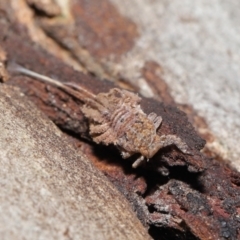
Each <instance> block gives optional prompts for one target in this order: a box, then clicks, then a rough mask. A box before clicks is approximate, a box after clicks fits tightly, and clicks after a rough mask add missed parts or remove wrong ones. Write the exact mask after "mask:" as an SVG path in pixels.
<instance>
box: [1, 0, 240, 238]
mask: <svg viewBox="0 0 240 240" xmlns="http://www.w3.org/2000/svg"><path fill="white" fill-rule="evenodd" d="M3 2H4V1H3ZM27 2H28V4H29V6H30V7H29V6H28V5H26V4H25V2H24V1H19V4H20V3H21V4H23V5H22V6H24V8H23V9H25V10H26V11H29V18H28V20H26V21H24V20H20V19H19V13H17V12H16V6H14V4H13V6H12V7H11V6H10V4H8V2H7V1H6V2H5V5H4V4H2V6H1V7H2V11H1V12H2V14H1V21H0V29H1V31H2V35H1V38H0V47H1V48H2V49H3V51H4V52H5V53H6V54H7V61H5V63H6V65H7V63H8V64H9V63H11V62H17V63H18V64H20V65H22V66H24V67H26V68H28V69H31V70H33V71H36V72H38V73H41V74H43V75H46V76H50V77H53V78H54V79H57V80H59V81H63V82H68V81H69V82H74V83H76V84H80V85H81V86H84V87H85V88H86V89H88V90H89V91H91V92H93V93H95V94H97V93H99V92H106V91H108V90H109V89H111V88H112V87H115V86H118V87H119V86H122V87H126V88H128V89H135V90H140V91H141V92H142V90H141V88H144V87H143V86H146V88H145V90H146V91H145V92H144V93H145V95H148V93H149V91H148V90H149V89H151V88H152V90H151V91H150V92H151V93H152V94H153V96H155V100H154V99H148V98H143V99H142V102H141V106H142V108H143V110H144V112H146V113H147V114H148V113H151V112H155V113H157V115H159V116H161V117H162V118H163V124H162V126H161V128H160V129H159V132H158V133H159V134H160V135H161V134H176V135H177V136H179V137H180V138H181V139H183V140H184V141H185V142H186V143H187V144H188V146H189V147H190V149H191V150H192V151H193V153H194V154H193V155H184V154H182V153H180V152H179V151H177V149H176V148H174V147H169V148H166V149H163V150H162V151H160V152H159V153H158V154H157V155H156V156H155V157H154V158H153V159H151V161H150V162H149V163H148V164H146V165H144V166H143V167H142V168H140V169H137V170H134V169H132V168H131V160H123V159H121V157H120V156H119V153H118V151H116V150H115V149H114V148H111V147H105V146H96V145H94V144H92V143H91V142H89V141H88V140H87V141H86V139H89V138H88V123H87V121H86V119H85V118H84V116H83V114H82V112H81V110H80V106H81V104H82V103H81V102H78V101H76V99H73V98H72V97H70V96H69V95H68V94H66V93H65V92H63V91H61V90H59V89H57V88H55V87H53V86H49V85H46V84H43V83H41V82H38V81H36V80H34V79H31V78H29V77H26V76H19V75H14V74H13V73H11V72H10V73H9V74H10V80H9V81H7V83H6V84H8V85H14V86H18V87H19V88H20V89H21V91H22V92H24V93H25V94H26V95H27V96H28V97H29V98H30V99H31V100H32V101H33V102H34V103H35V104H36V105H37V107H38V108H40V109H41V110H42V111H43V112H44V113H45V114H46V115H47V116H48V117H49V118H50V119H51V120H52V121H53V122H55V123H56V124H57V125H58V126H59V127H60V128H61V129H62V130H64V131H65V132H66V133H68V136H67V137H68V141H69V144H72V145H73V146H74V147H75V148H77V149H79V150H80V151H81V152H82V153H84V154H85V155H86V156H87V158H88V159H89V160H90V161H92V163H93V164H94V166H95V167H96V168H98V169H99V170H101V171H102V172H103V173H104V174H105V175H106V176H107V177H108V179H109V180H110V181H111V182H112V183H113V184H114V185H115V186H116V188H117V189H118V190H119V191H120V192H121V193H122V194H123V195H124V196H125V197H126V198H127V199H128V201H129V202H130V204H131V206H132V208H133V210H134V211H135V213H136V215H137V216H138V218H139V219H140V220H141V222H142V223H143V225H144V226H145V227H146V229H148V230H149V234H150V235H151V236H152V237H153V238H154V239H238V238H239V237H240V236H239V232H238V229H239V213H238V205H239V199H240V190H239V182H240V181H239V179H240V175H239V173H238V172H236V171H235V170H233V169H232V168H231V167H229V166H227V165H226V164H225V163H223V162H221V161H219V159H218V158H215V159H213V158H210V157H209V156H215V153H211V152H210V150H209V152H208V155H204V154H203V153H201V152H200V150H201V149H202V148H203V147H204V144H205V141H204V140H203V139H202V138H201V137H200V136H199V135H198V134H197V132H196V131H195V130H194V128H193V126H192V125H191V124H190V123H189V120H188V118H187V116H186V114H184V113H183V112H182V111H180V110H179V109H178V108H177V107H181V109H184V110H185V111H186V112H187V113H188V116H190V117H191V118H190V120H191V122H193V123H195V126H198V125H197V124H198V123H199V122H201V121H202V122H203V124H205V122H204V121H203V120H202V119H201V118H200V117H199V116H197V113H195V112H194V111H193V110H192V108H191V106H186V105H185V106H184V105H182V106H180V105H177V104H176V103H175V101H174V98H173V97H172V96H171V95H170V93H169V88H168V86H167V84H166V83H165V82H164V79H163V78H162V77H161V71H163V69H162V67H161V66H160V65H159V64H157V63H156V62H154V61H146V62H145V65H144V66H143V68H142V69H141V72H139V73H138V74H140V73H141V77H139V78H138V84H134V83H133V82H132V80H131V79H127V76H130V75H131V76H132V74H129V75H128V74H125V75H124V74H122V72H121V71H120V70H119V71H118V70H117V68H118V63H120V62H121V61H120V59H122V56H124V54H127V53H128V52H130V51H131V49H132V48H133V46H134V41H135V39H137V37H138V36H139V31H138V28H137V26H136V25H135V24H134V22H132V21H131V20H129V19H127V18H125V17H124V16H122V15H121V14H120V13H119V12H118V10H117V9H116V8H115V7H114V5H112V4H110V3H109V2H108V1H102V3H101V4H100V3H99V2H98V1H87V2H86V1H68V3H69V9H68V10H69V11H68V14H67V13H66V12H64V14H66V15H65V19H62V18H60V17H59V15H58V13H57V11H56V13H54V14H53V13H52V12H51V14H50V13H48V12H46V11H47V7H46V6H44V7H43V6H42V5H41V4H40V2H41V1H39V4H37V3H36V1H27ZM53 2H54V1H51V4H53ZM59 2H60V1H59ZM66 2H67V1H66ZM15 4H16V3H15ZM99 4H100V5H101V7H100V6H99ZM51 6H52V5H51ZM59 6H61V5H60V4H59ZM14 7H15V8H14ZM31 7H32V8H31ZM56 9H57V8H56ZM58 10H59V8H58ZM33 12H34V13H35V14H36V15H35V16H33V15H31V14H32V13H33ZM62 14H63V12H62ZM50 16H51V17H50ZM53 16H54V17H53ZM26 18H27V17H26ZM35 24H36V25H35ZM34 33H35V38H33V35H34ZM36 36H37V37H36ZM42 36H44V37H42ZM49 37H50V38H49ZM33 40H34V41H35V43H33ZM53 40H54V41H53ZM36 42H37V44H36ZM56 49H60V50H59V51H60V52H62V54H60V53H59V52H58V51H57V50H56ZM65 51H66V52H67V53H68V54H65ZM2 61H3V62H4V60H2ZM70 62H71V63H73V65H74V66H75V69H78V70H81V72H80V71H77V70H74V69H73V68H72V67H70V66H69V64H70ZM131 64H133V62H131V59H129V65H130V66H131ZM120 65H121V64H120ZM133 69H134V67H133ZM133 69H131V71H133ZM122 71H123V70H122ZM126 71H129V69H126ZM103 78H109V79H111V80H114V81H115V82H113V81H108V80H104V79H103ZM141 79H142V80H141ZM129 83H131V84H129ZM140 83H141V84H140ZM146 83H147V85H146ZM139 86H141V88H139ZM147 89H148V90H147ZM157 99H158V100H157ZM159 100H164V102H159ZM203 124H199V126H200V127H201V126H202V125H203ZM197 130H199V129H197ZM71 171H72V170H71ZM109 231H110V230H109ZM113 234H114V233H113ZM127 238H129V239H139V238H136V237H135V238H130V235H129V237H127Z"/></svg>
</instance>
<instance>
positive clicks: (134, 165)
mask: <svg viewBox="0 0 240 240" xmlns="http://www.w3.org/2000/svg"><path fill="white" fill-rule="evenodd" d="M144 161H145V159H144V156H141V157H139V158H138V159H137V160H136V161H135V162H134V163H133V164H132V167H133V168H137V167H139V166H140V165H142V164H143V162H144Z"/></svg>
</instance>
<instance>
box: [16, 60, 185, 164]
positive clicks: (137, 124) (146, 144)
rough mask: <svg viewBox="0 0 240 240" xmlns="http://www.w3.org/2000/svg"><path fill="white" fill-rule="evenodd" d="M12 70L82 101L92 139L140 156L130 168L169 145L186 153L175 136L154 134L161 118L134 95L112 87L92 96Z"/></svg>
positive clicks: (126, 155)
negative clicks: (143, 109)
mask: <svg viewBox="0 0 240 240" xmlns="http://www.w3.org/2000/svg"><path fill="white" fill-rule="evenodd" d="M12 68H14V69H13V70H14V71H15V72H18V73H22V74H25V75H27V76H31V77H34V78H37V79H39V80H41V81H44V82H47V83H50V84H53V85H55V86H57V87H59V88H61V89H62V90H64V91H65V92H67V93H68V94H70V95H72V96H74V97H75V98H77V99H79V100H80V101H82V102H84V103H85V104H84V105H83V107H82V109H81V110H82V112H83V114H84V115H85V117H86V118H87V119H88V121H89V131H90V132H89V134H90V136H91V138H92V140H93V141H94V142H96V143H102V144H104V145H109V144H113V145H115V146H116V147H117V148H118V149H119V150H120V152H121V155H122V157H123V158H129V157H131V156H132V155H134V154H140V157H139V158H138V159H137V160H136V161H135V162H134V163H133V165H132V166H133V167H134V168H136V167H138V166H139V165H141V163H142V162H144V161H145V159H147V160H148V159H149V158H151V157H153V156H154V155H155V154H156V153H157V152H158V150H160V149H161V148H163V147H166V146H169V145H175V146H176V147H177V148H178V149H179V150H180V151H182V152H183V153H185V154H189V152H188V146H187V144H186V143H185V142H183V141H182V140H181V139H180V138H179V137H177V136H176V135H161V136H159V135H158V134H157V129H158V128H159V127H160V125H161V122H162V118H161V117H160V116H157V114H156V113H150V114H149V115H146V114H145V113H144V112H143V111H142V109H141V106H140V101H141V98H140V97H139V96H138V95H137V94H134V93H132V92H129V91H127V90H121V89H118V88H113V89H111V90H110V91H109V92H107V93H99V94H97V95H94V94H92V93H90V92H88V91H87V90H86V89H84V88H82V87H80V86H78V85H75V84H72V83H61V82H59V81H56V80H54V79H51V78H49V77H47V76H43V75H40V74H38V73H35V72H33V71H30V70H28V69H26V68H23V67H21V66H19V65H16V64H15V65H14V66H12Z"/></svg>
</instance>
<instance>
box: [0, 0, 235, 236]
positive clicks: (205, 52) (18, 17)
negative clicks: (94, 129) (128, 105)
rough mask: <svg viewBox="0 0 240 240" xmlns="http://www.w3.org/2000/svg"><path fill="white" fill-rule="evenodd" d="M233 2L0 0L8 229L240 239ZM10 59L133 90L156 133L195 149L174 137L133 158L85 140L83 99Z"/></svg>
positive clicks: (0, 218) (1, 156) (1, 151)
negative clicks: (155, 121)
mask: <svg viewBox="0 0 240 240" xmlns="http://www.w3.org/2000/svg"><path fill="white" fill-rule="evenodd" d="M238 6H239V3H237V1H236V0H235V1H217V0H216V1H212V2H208V1H205V0H202V1H200V0H199V1H194V3H193V2H192V1H190V0H184V1H181V2H179V1H150V0H131V1H125V0H122V1H117V0H109V1H107V0H102V1H97V0H90V1H84V0H78V1H76V0H55V1H54V0H49V1H43V0H38V1H37V0H18V1H16V0H11V1H7V0H1V1H0V31H1V35H0V79H1V80H2V82H4V83H2V84H1V86H0V113H1V114H0V117H1V125H0V127H1V130H0V131H1V134H0V164H1V174H0V182H1V184H2V191H1V199H0V209H1V210H0V211H1V214H0V229H1V236H3V239H42V238H47V239H71V238H72V239H148V238H151V237H152V238H153V239H239V238H240V236H239V232H238V229H239V227H240V226H239V213H238V207H239V198H240V190H239V183H240V175H239V173H238V172H237V171H236V170H234V169H233V167H235V168H236V169H238V170H239V163H238V162H239V159H240V158H239V156H240V150H239V147H238V142H239V139H240V131H237V129H238V128H239V121H238V119H239V115H240V112H239V111H240V108H239V106H240V102H239V101H240V98H239V92H240V84H239V77H240V68H239V55H238V54H237V53H238V48H239V44H240V37H239V34H238V32H239V31H238V30H239V29H238V28H239V22H240V19H239V11H240V10H239V9H240V8H239V7H238ZM16 63H17V64H19V65H21V66H23V67H25V68H27V69H29V70H32V71H35V72H36V73H40V74H42V75H45V76H48V77H51V78H54V79H56V80H58V81H62V82H70V83H74V84H77V85H80V86H82V87H84V88H85V89H87V90H88V91H90V92H92V93H94V94H98V93H101V92H106V91H109V90H110V89H111V88H113V87H119V88H125V89H128V90H131V91H135V92H139V93H140V94H141V95H140V97H141V98H142V101H141V107H142V109H143V111H144V112H145V113H146V114H149V113H151V112H155V113H156V114H157V115H158V116H161V117H162V119H163V121H162V125H161V126H160V128H159V129H158V131H157V134H158V135H160V136H161V135H176V136H177V137H178V138H180V139H182V140H183V141H184V142H185V143H186V144H187V146H188V147H189V149H190V150H191V154H190V155H186V154H184V153H182V152H180V151H178V149H177V148H176V147H175V146H169V147H167V148H164V149H162V150H160V151H159V152H158V153H157V154H156V155H155V156H154V158H153V159H150V161H149V162H147V163H146V164H144V165H143V166H141V167H139V168H137V169H133V168H132V167H131V164H132V162H133V161H134V159H133V158H131V159H126V160H124V159H122V158H121V156H120V154H119V152H118V151H117V150H116V149H115V148H114V147H113V146H103V145H96V144H95V143H93V142H92V141H91V138H90V137H89V127H88V121H87V119H86V118H85V117H84V115H83V113H82V112H81V107H82V104H83V102H82V101H78V100H77V99H75V98H72V97H71V96H69V95H68V94H67V93H66V92H64V91H62V90H60V89H58V88H56V87H54V86H52V85H49V84H45V83H42V82H40V81H37V80H36V79H34V78H32V77H29V76H24V75H21V74H16V72H14V71H13V69H12V67H11V66H13V65H14V64H16ZM13 86H14V87H13ZM17 87H18V88H19V89H17ZM20 91H21V93H20ZM23 93H24V94H25V95H26V96H23ZM27 98H28V100H27ZM29 100H30V101H32V102H33V103H34V104H35V105H34V104H32V103H29ZM37 108H38V109H40V110H41V111H42V112H43V113H44V114H45V115H44V114H43V113H40V112H39V111H38V110H37ZM184 112H185V113H184ZM46 116H47V117H48V118H49V119H51V120H52V121H53V122H54V123H55V124H56V125H57V126H58V127H59V128H60V129H61V130H62V132H61V131H60V130H59V129H57V128H56V127H55V126H54V124H53V123H51V121H50V120H48V119H47V118H46ZM143 131H144V129H143ZM139 134H141V132H140V133H139ZM205 140H206V144H205ZM204 146H205V147H204ZM226 161H228V162H230V163H231V166H228V165H227V163H226ZM232 166H233V167H232ZM101 172H102V173H103V174H102V173H101ZM104 175H105V176H104ZM106 177H107V178H106ZM109 181H110V182H111V183H110V182H109ZM137 218H138V219H139V220H140V221H139V220H138V219H137ZM140 222H141V223H142V224H141V223H140ZM147 232H148V233H147Z"/></svg>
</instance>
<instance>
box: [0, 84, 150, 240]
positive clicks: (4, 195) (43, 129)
mask: <svg viewBox="0 0 240 240" xmlns="http://www.w3.org/2000/svg"><path fill="white" fill-rule="evenodd" d="M0 113H1V114H0V118H1V119H0V122H1V125H0V132H1V135H0V164H1V168H0V176H1V177H0V184H1V193H0V206H1V214H0V226H1V227H0V228H1V239H104V240H105V239H150V237H149V236H148V235H147V231H146V230H145V229H144V228H143V226H142V225H141V223H140V222H139V220H138V219H137V218H136V217H135V215H134V213H133V212H132V210H131V208H130V205H129V203H128V202H127V201H126V200H125V199H124V198H123V197H122V196H121V195H120V193H119V192H118V191H117V190H116V189H115V188H114V187H113V185H112V184H111V183H110V182H109V181H108V180H107V179H106V177H104V176H103V174H101V173H100V172H99V171H98V170H96V169H95V168H94V167H93V166H92V164H91V163H90V162H89V161H88V160H87V159H86V157H84V156H83V154H82V153H81V152H80V153H79V152H78V151H76V150H75V149H74V148H73V147H71V146H70V145H69V143H68V140H67V138H66V137H65V136H64V135H63V134H62V133H61V132H60V131H59V130H58V129H57V128H56V127H55V126H54V124H53V123H52V122H50V121H49V120H48V119H47V118H46V117H45V116H44V115H43V114H41V113H40V112H39V111H38V110H37V109H36V107H35V106H34V105H33V104H31V103H30V102H29V101H27V99H26V97H24V95H23V94H22V93H20V92H19V91H18V89H16V88H12V87H7V86H3V85H2V86H0Z"/></svg>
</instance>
